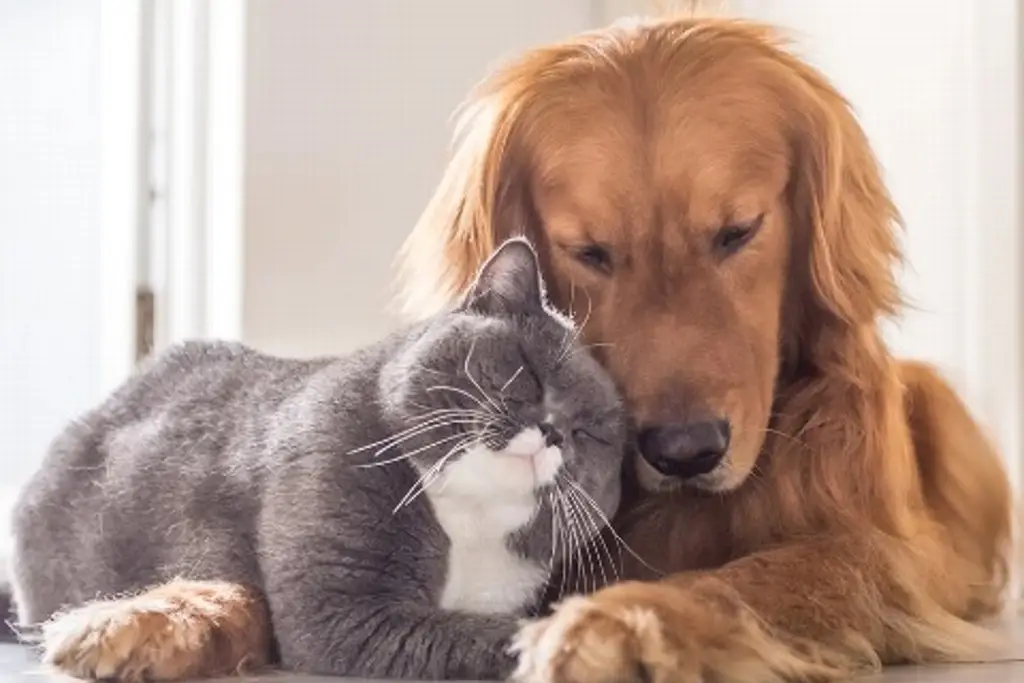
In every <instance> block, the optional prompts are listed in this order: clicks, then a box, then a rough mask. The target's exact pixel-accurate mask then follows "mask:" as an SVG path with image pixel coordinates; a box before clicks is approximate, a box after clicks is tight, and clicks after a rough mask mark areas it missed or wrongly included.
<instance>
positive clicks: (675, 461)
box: [638, 420, 731, 479]
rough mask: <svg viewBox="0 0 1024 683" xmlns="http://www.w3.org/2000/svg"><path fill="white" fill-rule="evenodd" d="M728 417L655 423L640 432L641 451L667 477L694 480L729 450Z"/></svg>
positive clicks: (712, 466) (714, 466)
mask: <svg viewBox="0 0 1024 683" xmlns="http://www.w3.org/2000/svg"><path fill="white" fill-rule="evenodd" d="M730 432H731V429H730V427H729V423H728V422H727V421H726V420H705V421H701V422H685V423H678V424H667V425H656V426H653V427H648V428H645V429H643V430H641V431H640V434H639V444H638V445H639V446H640V454H641V455H642V456H643V458H644V460H646V461H647V462H649V463H650V464H651V465H652V466H653V467H654V469H656V470H658V471H659V472H661V473H662V474H664V475H665V476H668V477H678V478H679V479H691V478H693V477H696V476H699V475H701V474H707V473H708V472H710V471H711V470H713V469H715V468H716V467H717V466H718V463H720V462H721V461H722V458H724V457H725V454H726V452H727V451H728V450H729V436H730Z"/></svg>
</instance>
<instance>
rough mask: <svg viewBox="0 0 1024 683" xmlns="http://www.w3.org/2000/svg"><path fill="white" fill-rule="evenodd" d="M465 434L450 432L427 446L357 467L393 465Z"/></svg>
mask: <svg viewBox="0 0 1024 683" xmlns="http://www.w3.org/2000/svg"><path fill="white" fill-rule="evenodd" d="M465 436H466V434H465V433H464V432H457V433H455V434H450V435H448V436H445V437H442V438H440V439H437V440H436V441H432V442H430V443H428V444H427V445H426V446H420V447H419V448H416V449H413V450H411V451H408V452H406V453H402V454H401V455H396V456H395V457H393V458H387V459H386V460H378V461H376V462H367V463H362V464H360V465H356V467H359V468H361V469H368V468H371V467H383V466H384V465H391V464H394V463H396V462H402V461H403V460H408V459H409V458H411V457H412V456H414V455H417V454H419V453H423V452H424V451H429V450H430V449H431V448H435V447H437V446H440V445H441V444H445V443H450V442H452V441H455V440H456V439H461V438H465Z"/></svg>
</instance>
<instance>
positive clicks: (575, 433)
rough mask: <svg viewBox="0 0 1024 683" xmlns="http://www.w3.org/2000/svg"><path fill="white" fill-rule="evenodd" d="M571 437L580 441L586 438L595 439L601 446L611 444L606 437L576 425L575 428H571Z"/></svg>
mask: <svg viewBox="0 0 1024 683" xmlns="http://www.w3.org/2000/svg"><path fill="white" fill-rule="evenodd" d="M572 438H573V439H575V440H576V441H580V442H585V441H587V440H590V441H595V442H597V443H599V444H601V445H602V446H611V445H612V444H611V441H608V440H607V439H605V438H603V437H601V436H598V435H597V434H595V433H594V432H592V431H589V430H587V429H584V428H583V427H577V428H576V429H574V430H572Z"/></svg>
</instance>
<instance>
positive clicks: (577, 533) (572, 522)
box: [562, 490, 589, 593]
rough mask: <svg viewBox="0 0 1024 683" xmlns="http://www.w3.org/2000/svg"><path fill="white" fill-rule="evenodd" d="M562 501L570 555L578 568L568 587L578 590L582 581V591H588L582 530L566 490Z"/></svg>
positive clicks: (563, 492)
mask: <svg viewBox="0 0 1024 683" xmlns="http://www.w3.org/2000/svg"><path fill="white" fill-rule="evenodd" d="M562 503H563V505H564V506H565V511H566V521H567V522H568V523H569V524H568V526H569V538H570V541H571V544H572V551H571V552H570V556H571V557H572V558H573V559H574V565H575V566H577V567H578V568H579V571H578V572H577V573H576V575H575V576H574V578H575V580H576V581H575V583H574V585H572V586H570V589H574V590H576V591H577V592H578V591H579V590H580V584H581V583H582V585H583V591H582V592H584V593H587V592H589V591H588V590H587V585H588V582H587V575H586V567H585V566H584V557H583V546H584V538H583V533H582V530H581V529H580V528H579V521H578V520H577V518H576V511H575V508H574V506H573V505H572V501H571V500H570V499H569V496H568V495H567V491H565V490H563V491H562Z"/></svg>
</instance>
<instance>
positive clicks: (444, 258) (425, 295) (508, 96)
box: [398, 49, 552, 317]
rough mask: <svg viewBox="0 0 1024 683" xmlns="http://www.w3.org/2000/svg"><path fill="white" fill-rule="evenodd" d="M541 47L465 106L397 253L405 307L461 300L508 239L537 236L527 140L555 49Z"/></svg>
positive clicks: (415, 311) (426, 310) (422, 309)
mask: <svg viewBox="0 0 1024 683" xmlns="http://www.w3.org/2000/svg"><path fill="white" fill-rule="evenodd" d="M549 52H551V51H548V50H544V49H541V50H535V51H533V52H529V53H527V54H526V55H525V56H524V57H523V58H522V59H520V60H519V61H518V62H515V63H513V64H511V65H509V66H507V67H505V68H504V69H502V70H500V71H498V72H497V73H495V74H494V75H492V76H491V77H490V78H488V79H487V80H486V81H484V82H483V83H482V84H480V85H479V86H478V87H477V89H476V90H475V92H474V93H473V95H472V96H471V98H470V100H469V101H468V102H467V103H466V104H465V105H463V108H462V113H461V116H459V118H458V124H457V126H456V133H455V144H454V153H453V156H452V158H451V160H450V161H449V164H448V166H447V168H446V169H445V172H444V175H443V177H442V179H441V183H440V185H439V186H438V187H437V189H436V191H435V192H434V195H433V197H432V198H431V199H430V202H429V203H428V204H427V207H426V209H425V210H424V212H423V214H422V215H421V216H420V219H419V221H418V222H417V223H416V226H415V227H414V228H413V230H412V233H411V234H410V235H409V237H408V238H407V239H406V242H405V244H404V245H403V247H402V250H401V253H400V255H399V273H398V275H399V284H400V287H401V292H400V294H401V298H402V303H403V307H404V309H405V312H406V313H407V314H408V315H411V316H414V317H423V316H426V315H430V314H431V313H433V312H436V311H437V310H439V309H441V308H444V307H445V306H446V305H448V304H449V303H451V302H453V301H456V300H458V299H459V297H460V296H461V295H462V294H463V293H464V292H465V290H466V288H467V287H468V286H469V285H470V284H471V283H472V282H473V279H474V277H475V276H476V274H477V271H478V270H479V268H480V266H481V265H482V264H483V263H484V261H485V260H486V259H487V257H488V256H489V255H490V254H491V253H492V252H493V251H494V248H495V246H496V245H498V244H500V243H501V242H502V241H504V240H505V239H507V238H510V237H514V236H517V235H526V236H528V237H533V238H536V237H537V234H536V230H535V228H536V226H534V225H533V223H535V222H536V218H535V214H534V211H533V209H532V201H531V199H530V193H529V179H530V168H529V159H528V154H527V150H526V148H525V140H526V139H527V138H528V137H529V134H530V133H529V128H530V118H531V111H532V110H533V109H534V108H535V106H534V105H535V101H536V100H537V99H538V97H540V96H542V95H543V94H544V93H543V92H542V90H543V89H542V88H539V87H535V86H537V82H536V81H537V74H538V73H542V69H543V68H544V67H545V65H546V64H548V63H550V61H551V59H552V55H551V54H549Z"/></svg>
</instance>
